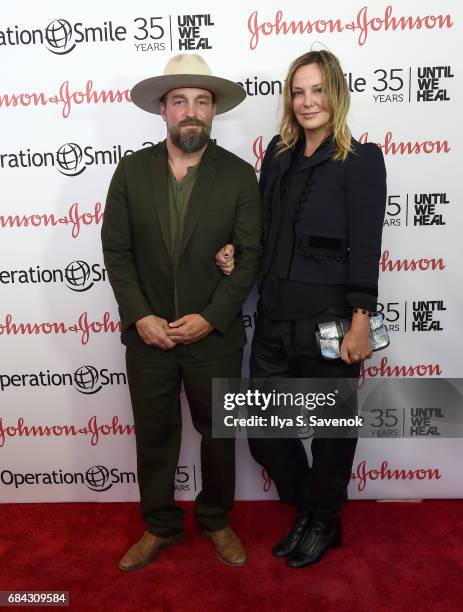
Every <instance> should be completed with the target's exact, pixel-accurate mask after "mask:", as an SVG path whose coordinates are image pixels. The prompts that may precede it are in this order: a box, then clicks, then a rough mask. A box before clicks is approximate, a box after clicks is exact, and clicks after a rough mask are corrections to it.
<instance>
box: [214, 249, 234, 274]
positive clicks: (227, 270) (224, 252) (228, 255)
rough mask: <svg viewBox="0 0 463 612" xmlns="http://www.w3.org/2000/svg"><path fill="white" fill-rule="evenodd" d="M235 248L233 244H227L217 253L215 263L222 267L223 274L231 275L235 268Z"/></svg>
mask: <svg viewBox="0 0 463 612" xmlns="http://www.w3.org/2000/svg"><path fill="white" fill-rule="evenodd" d="M234 254H235V248H234V246H233V245H232V244H226V245H225V246H223V247H222V248H221V249H220V251H218V252H217V253H216V256H215V265H216V266H217V267H218V268H220V270H221V272H222V274H225V276H230V274H231V273H232V272H233V270H234V269H235V258H234Z"/></svg>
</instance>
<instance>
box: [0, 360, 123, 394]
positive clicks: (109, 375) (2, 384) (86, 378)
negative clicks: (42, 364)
mask: <svg viewBox="0 0 463 612" xmlns="http://www.w3.org/2000/svg"><path fill="white" fill-rule="evenodd" d="M126 384H127V376H126V374H125V373H124V372H111V371H110V370H108V368H100V369H98V368H96V367H95V366H92V365H87V364H86V365H83V366H80V367H79V368H77V370H76V371H75V372H73V373H71V372H52V371H51V370H48V369H47V370H45V371H44V370H40V371H39V372H33V373H27V374H4V373H0V390H1V391H5V390H6V389H13V388H21V389H25V388H29V387H41V388H43V387H73V388H74V389H75V390H76V391H78V392H79V393H82V394H83V395H94V394H95V393H98V391H100V390H101V389H102V388H103V387H107V386H116V385H117V386H119V385H126Z"/></svg>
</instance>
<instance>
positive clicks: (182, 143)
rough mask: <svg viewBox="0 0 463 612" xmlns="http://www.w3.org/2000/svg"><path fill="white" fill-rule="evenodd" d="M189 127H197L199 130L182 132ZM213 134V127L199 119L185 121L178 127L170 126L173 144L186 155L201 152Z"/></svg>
mask: <svg viewBox="0 0 463 612" xmlns="http://www.w3.org/2000/svg"><path fill="white" fill-rule="evenodd" d="M188 125H197V126H199V127H200V128H201V129H200V130H199V131H198V130H182V129H181V128H182V127H184V126H188ZM210 133H211V126H210V125H207V124H206V123H204V122H203V121H199V120H198V119H185V120H184V121H180V123H178V124H177V125H173V126H169V136H170V139H171V141H172V143H173V144H174V145H175V146H176V147H178V148H179V149H180V150H181V151H183V152H184V153H196V151H200V150H201V149H202V148H203V147H204V146H205V145H206V144H207V143H208V142H209V135H210Z"/></svg>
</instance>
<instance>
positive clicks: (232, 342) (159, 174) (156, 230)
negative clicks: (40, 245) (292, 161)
mask: <svg viewBox="0 0 463 612" xmlns="http://www.w3.org/2000/svg"><path fill="white" fill-rule="evenodd" d="M167 164H168V162H167V148H166V144H165V141H164V142H161V143H159V144H157V145H155V146H154V147H150V148H145V149H142V150H140V151H137V152H136V153H134V154H132V155H128V156H126V157H124V158H122V159H121V161H120V162H119V164H118V166H117V168H116V171H115V173H114V176H113V178H112V181H111V184H110V187H109V192H108V197H107V200H106V209H105V214H104V220H103V228H102V243H103V253H104V261H105V266H106V269H107V272H108V277H109V281H110V283H111V286H112V288H113V291H114V295H115V297H116V300H117V303H118V305H119V312H120V316H121V319H122V342H124V343H125V344H127V343H128V341H129V340H130V339H131V338H133V336H134V335H137V332H136V329H135V327H134V323H135V322H136V321H137V320H138V319H141V318H142V317H145V316H147V315H151V314H154V315H157V316H159V317H162V318H164V319H167V320H168V321H174V320H175V319H177V318H179V317H181V316H184V315H186V314H193V313H199V314H201V315H202V316H203V317H204V318H205V319H206V320H207V321H209V323H210V324H211V325H212V326H213V327H214V331H213V332H212V333H210V334H209V335H208V336H206V337H205V338H203V339H202V340H200V341H198V342H196V343H194V344H191V345H189V347H190V349H191V352H192V355H193V356H194V357H196V358H198V359H209V358H213V357H214V356H216V355H223V354H226V353H228V352H232V351H235V350H238V349H239V348H241V347H242V346H243V345H244V344H245V342H246V334H245V331H244V326H243V322H242V313H241V307H242V305H243V303H244V301H245V299H246V297H247V296H248V294H249V292H250V290H251V288H252V285H253V284H254V282H255V280H256V278H257V274H258V271H259V268H260V257H261V248H260V236H261V227H260V225H261V223H260V221H261V212H260V197H259V189H258V184H257V179H256V176H255V173H254V170H253V168H252V166H251V165H250V164H248V163H247V162H245V161H243V160H242V159H240V158H239V157H237V156H236V155H233V154H232V153H230V152H228V151H226V150H225V149H222V148H221V147H219V146H217V145H215V144H214V143H213V142H212V141H211V142H210V143H209V144H208V146H207V149H206V151H205V152H204V154H203V157H202V160H201V165H200V168H199V170H198V175H197V178H196V182H195V186H194V188H193V191H192V194H191V197H190V201H189V203H188V208H187V212H186V217H185V224H184V231H183V237H182V242H181V248H180V256H179V260H178V265H177V266H176V267H175V266H174V262H173V260H172V257H171V254H170V251H171V249H170V227H169V196H168V165H167ZM227 243H233V245H234V247H235V270H234V272H233V274H232V275H231V276H224V275H223V274H222V273H221V272H220V270H219V269H218V268H217V266H216V264H215V259H214V257H215V254H216V252H217V251H218V250H219V249H220V248H221V247H222V246H224V245H225V244H227ZM174 293H176V295H177V308H176V305H175V300H174ZM137 337H138V336H137ZM138 339H139V338H138ZM153 349H154V350H156V347H153ZM158 350H159V351H161V350H162V349H158Z"/></svg>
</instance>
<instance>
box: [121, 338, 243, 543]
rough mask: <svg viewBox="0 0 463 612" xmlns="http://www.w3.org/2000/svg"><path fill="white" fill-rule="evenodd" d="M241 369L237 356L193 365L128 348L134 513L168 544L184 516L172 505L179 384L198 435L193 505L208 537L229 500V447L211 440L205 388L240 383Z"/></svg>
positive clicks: (172, 353)
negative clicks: (198, 480)
mask: <svg viewBox="0 0 463 612" xmlns="http://www.w3.org/2000/svg"><path fill="white" fill-rule="evenodd" d="M241 363H242V351H241V350H239V351H236V352H234V353H231V354H228V355H224V356H220V357H216V358H214V359H212V360H201V361H199V360H197V359H194V358H193V357H192V356H191V354H190V351H189V350H188V348H187V347H186V346H181V345H178V346H176V347H174V348H173V349H171V350H167V351H163V352H159V350H157V349H154V350H153V347H150V346H147V345H144V344H143V343H141V342H138V343H135V342H134V343H131V344H130V345H128V346H127V350H126V364H127V378H128V383H129V389H130V396H131V400H132V409H133V415H134V421H135V430H136V445H137V471H138V484H139V488H140V501H141V512H142V516H143V519H144V520H145V522H146V523H147V529H148V531H150V532H151V533H153V534H154V535H157V536H159V537H169V536H172V535H176V534H178V533H180V532H181V531H182V529H183V510H182V509H181V508H180V507H179V506H177V505H176V504H175V501H174V492H175V477H176V470H177V463H178V458H179V453H180V442H181V433H182V416H181V408H180V389H181V385H182V382H183V385H184V388H185V393H186V396H187V399H188V403H189V406H190V411H191V418H192V421H193V425H194V427H195V429H196V430H197V431H198V432H199V434H200V435H201V477H202V490H201V492H200V493H199V494H198V496H197V497H196V501H195V514H196V520H197V522H198V524H199V526H200V527H201V528H202V529H205V530H207V531H217V530H219V529H223V528H224V527H226V526H227V512H228V511H229V510H230V509H231V508H232V506H233V503H234V494H235V441H234V440H233V439H220V438H213V437H212V412H211V398H212V385H211V383H212V378H214V377H216V378H227V377H230V378H239V377H240V376H241Z"/></svg>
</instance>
